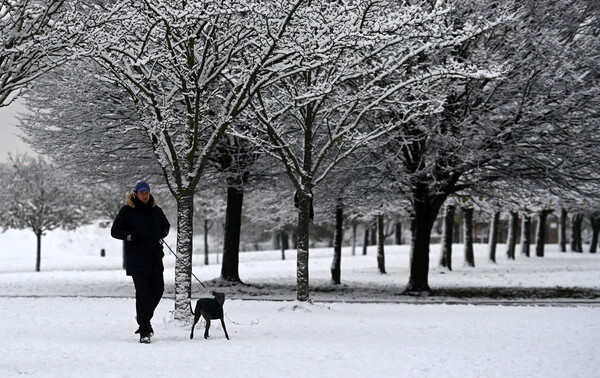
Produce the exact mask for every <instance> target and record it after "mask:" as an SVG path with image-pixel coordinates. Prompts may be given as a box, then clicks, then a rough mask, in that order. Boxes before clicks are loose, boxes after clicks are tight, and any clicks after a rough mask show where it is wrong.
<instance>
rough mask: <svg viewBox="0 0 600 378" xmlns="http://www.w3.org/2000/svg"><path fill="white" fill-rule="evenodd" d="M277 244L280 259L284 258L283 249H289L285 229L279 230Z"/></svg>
mask: <svg viewBox="0 0 600 378" xmlns="http://www.w3.org/2000/svg"><path fill="white" fill-rule="evenodd" d="M279 246H280V248H281V260H285V251H286V249H290V242H289V241H288V234H287V232H286V231H285V230H283V229H282V230H281V231H279Z"/></svg>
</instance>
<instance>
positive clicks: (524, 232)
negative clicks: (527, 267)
mask: <svg viewBox="0 0 600 378" xmlns="http://www.w3.org/2000/svg"><path fill="white" fill-rule="evenodd" d="M530 244H531V216H530V215H528V214H524V215H523V224H522V225H521V254H522V255H525V256H527V257H529V255H530V251H529V249H530V248H529V246H530Z"/></svg>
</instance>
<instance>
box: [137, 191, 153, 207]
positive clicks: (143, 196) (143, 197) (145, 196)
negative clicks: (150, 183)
mask: <svg viewBox="0 0 600 378" xmlns="http://www.w3.org/2000/svg"><path fill="white" fill-rule="evenodd" d="M137 197H138V198H139V199H140V201H142V203H144V204H146V203H148V201H149V200H150V192H149V191H147V190H140V191H139V192H137Z"/></svg>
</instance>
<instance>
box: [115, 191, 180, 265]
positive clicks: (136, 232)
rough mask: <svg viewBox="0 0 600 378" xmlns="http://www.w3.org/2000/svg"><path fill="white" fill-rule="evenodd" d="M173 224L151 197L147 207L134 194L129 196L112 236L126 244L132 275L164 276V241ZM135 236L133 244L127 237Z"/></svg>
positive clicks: (126, 256)
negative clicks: (162, 274)
mask: <svg viewBox="0 0 600 378" xmlns="http://www.w3.org/2000/svg"><path fill="white" fill-rule="evenodd" d="M170 227H171V225H170V224H169V221H168V220H167V217H165V214H164V213H163V211H162V209H161V208H160V207H158V206H157V205H156V203H155V201H154V197H153V196H152V195H151V196H150V200H149V201H148V203H147V204H144V203H143V202H141V201H140V200H139V199H138V198H137V197H134V196H133V193H131V194H129V195H127V197H126V199H125V206H123V207H122V208H121V210H120V211H119V214H117V217H116V218H115V221H114V222H113V225H112V228H111V230H110V234H111V235H112V237H113V238H116V239H121V240H124V241H125V247H124V248H125V267H126V269H125V270H126V273H127V275H128V276H131V275H135V274H154V273H162V272H163V270H164V266H163V262H162V258H163V257H164V255H165V254H164V252H163V247H162V244H160V239H162V238H164V237H165V236H167V234H168V233H169V228H170ZM128 235H131V237H130V239H131V241H128V240H127V239H128V238H127V237H128Z"/></svg>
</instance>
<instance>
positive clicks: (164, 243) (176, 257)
mask: <svg viewBox="0 0 600 378" xmlns="http://www.w3.org/2000/svg"><path fill="white" fill-rule="evenodd" d="M160 244H163V245H166V246H167V248H168V249H169V251H171V253H172V254H173V256H175V259H177V260H178V261H181V259H180V258H179V256H177V255H176V254H175V252H173V250H172V249H171V247H169V245H168V244H167V242H165V241H164V239H160ZM190 273H192V277H194V278H195V279H196V281H198V282H200V285H202V287H203V288H205V289H207V290H208V288H207V287H206V286H205V285H204V284H203V283H202V281H200V280H199V279H198V277H196V275H195V274H194V272H190Z"/></svg>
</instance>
